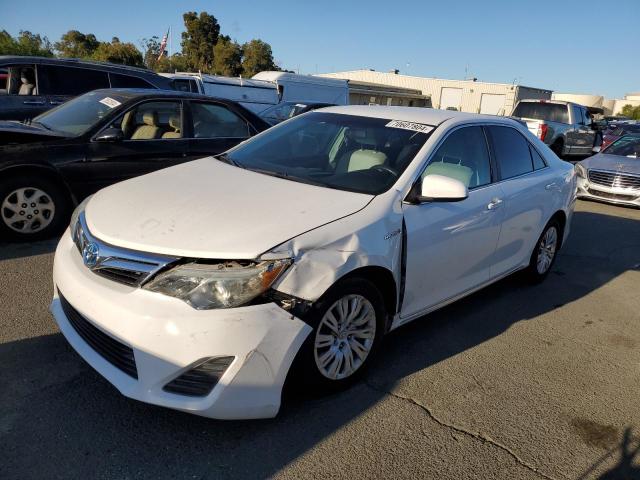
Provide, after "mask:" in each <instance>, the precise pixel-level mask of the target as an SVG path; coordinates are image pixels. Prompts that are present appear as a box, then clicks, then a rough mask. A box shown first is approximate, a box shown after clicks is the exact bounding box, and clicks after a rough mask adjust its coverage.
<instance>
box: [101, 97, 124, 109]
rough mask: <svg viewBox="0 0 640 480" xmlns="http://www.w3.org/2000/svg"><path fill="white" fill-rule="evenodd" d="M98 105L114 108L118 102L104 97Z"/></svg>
mask: <svg viewBox="0 0 640 480" xmlns="http://www.w3.org/2000/svg"><path fill="white" fill-rule="evenodd" d="M100 103H102V104H104V105H106V106H107V107H109V108H116V107H117V106H118V105H120V102H119V101H117V100H114V99H113V98H111V97H104V98H103V99H102V100H100Z"/></svg>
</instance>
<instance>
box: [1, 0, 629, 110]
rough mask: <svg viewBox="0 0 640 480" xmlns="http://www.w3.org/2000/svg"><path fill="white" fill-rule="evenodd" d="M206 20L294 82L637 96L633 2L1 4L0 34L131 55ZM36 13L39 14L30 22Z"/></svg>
mask: <svg viewBox="0 0 640 480" xmlns="http://www.w3.org/2000/svg"><path fill="white" fill-rule="evenodd" d="M188 10H193V11H197V12H200V11H203V10H204V11H207V12H209V13H210V14H213V15H214V16H215V17H216V18H217V19H218V22H219V23H220V25H221V31H222V32H223V33H225V34H227V35H230V36H231V37H232V38H235V39H236V40H238V41H240V42H244V41H246V40H249V39H251V38H261V39H263V40H265V41H267V42H268V43H270V44H271V46H272V47H273V52H274V57H275V59H276V60H277V61H278V62H279V63H280V64H281V66H282V67H285V68H288V69H292V70H299V71H300V73H316V72H330V71H338V70H354V69H359V68H374V69H376V70H383V71H386V70H390V69H393V68H398V69H400V71H401V73H406V74H409V75H419V76H432V77H442V78H463V77H464V76H465V70H466V72H467V75H468V76H475V77H477V78H478V79H479V80H483V81H496V82H505V83H511V82H513V81H514V79H515V80H516V81H517V82H519V83H522V84H524V85H528V86H533V87H541V88H549V89H552V90H555V91H560V92H574V93H593V94H600V95H605V96H608V97H620V96H622V95H624V94H625V93H629V92H635V91H640V61H638V59H639V58H640V53H638V52H639V51H640V0H615V1H613V2H606V1H602V0H598V1H591V0H555V1H553V2H552V1H541V0H527V1H522V0H520V1H518V0H511V1H507V0H481V1H467V0H455V1H437V2H429V1H426V0H422V1H419V0H406V1H404V0H396V1H379V0H369V1H360V0H358V1H356V0H352V1H348V0H342V1H334V0H323V1H313V2H311V1H307V2H305V1H300V0H298V1H293V0H278V1H275V2H274V1H264V0H263V1H254V0H235V1H217V2H214V1H180V2H162V1H157V0H156V1H147V0H136V1H132V0H129V1H121V0H110V1H109V2H91V1H87V0H84V1H79V0H63V1H60V2H51V0H48V1H41V0H30V1H28V2H16V1H10V0H0V11H2V12H3V13H2V17H0V29H6V30H7V31H9V32H10V33H11V34H14V35H15V34H17V33H18V31H19V30H30V31H32V32H36V33H41V34H44V35H47V36H48V37H49V39H50V40H52V41H55V40H57V39H58V38H59V37H60V35H61V34H62V33H64V32H66V31H67V30H70V29H76V30H80V31H82V32H92V33H94V34H96V36H97V37H98V38H99V39H101V40H110V39H111V37H113V36H117V37H119V38H120V39H121V40H122V41H130V42H133V43H135V44H136V45H137V46H139V43H140V40H141V39H142V38H144V37H150V36H153V35H157V36H159V37H161V36H162V35H163V33H164V32H165V31H166V29H167V27H168V26H169V25H171V26H172V28H173V31H174V34H173V45H174V50H175V49H177V48H179V43H180V32H181V31H182V25H183V24H182V13H183V12H185V11H188ZM36 12H37V13H36Z"/></svg>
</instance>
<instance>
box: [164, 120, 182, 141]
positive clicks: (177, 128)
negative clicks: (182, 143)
mask: <svg viewBox="0 0 640 480" xmlns="http://www.w3.org/2000/svg"><path fill="white" fill-rule="evenodd" d="M169 126H170V127H171V128H173V130H170V131H168V132H165V133H163V134H162V138H182V133H181V127H182V125H181V124H180V117H179V116H178V115H171V116H170V117H169Z"/></svg>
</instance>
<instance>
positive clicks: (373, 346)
mask: <svg viewBox="0 0 640 480" xmlns="http://www.w3.org/2000/svg"><path fill="white" fill-rule="evenodd" d="M305 320H306V321H307V322H308V323H309V324H310V325H311V327H313V332H312V333H311V334H310V335H309V336H308V337H307V339H306V341H305V342H304V344H303V345H302V347H301V349H300V352H299V353H298V356H297V357H296V360H295V362H294V366H293V367H292V373H293V375H292V376H293V377H294V378H293V379H292V380H293V381H300V382H302V383H303V384H304V385H305V386H308V387H311V388H313V389H315V390H324V391H326V390H336V389H341V388H345V387H347V386H348V385H350V384H352V383H353V382H354V381H355V380H356V379H357V378H358V377H359V376H360V375H361V374H362V373H363V371H364V370H365V369H366V367H367V366H368V365H369V364H370V363H371V359H372V358H373V357H374V355H375V354H376V352H377V350H378V347H379V344H380V342H381V339H382V336H383V334H384V330H385V324H386V311H385V307H384V301H383V299H382V295H381V294H380V292H379V290H378V289H377V288H376V287H375V285H374V284H372V283H371V282H370V281H368V280H366V279H361V278H349V279H346V280H343V281H341V282H340V283H338V284H337V285H335V286H334V287H332V288H331V289H330V290H329V291H328V292H327V293H326V294H325V295H324V296H323V297H322V298H321V299H320V300H319V301H318V302H316V304H315V305H314V306H313V307H312V309H311V311H310V312H309V313H308V316H307V317H306V318H305Z"/></svg>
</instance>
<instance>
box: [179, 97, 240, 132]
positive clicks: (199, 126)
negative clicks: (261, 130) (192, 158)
mask: <svg viewBox="0 0 640 480" xmlns="http://www.w3.org/2000/svg"><path fill="white" fill-rule="evenodd" d="M191 116H192V118H193V137H194V138H247V137H249V124H248V123H247V122H246V121H244V120H243V119H242V118H240V117H239V116H238V115H236V114H235V113H233V112H232V111H231V110H229V109H228V108H226V107H225V106H223V105H218V104H214V103H203V102H191Z"/></svg>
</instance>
